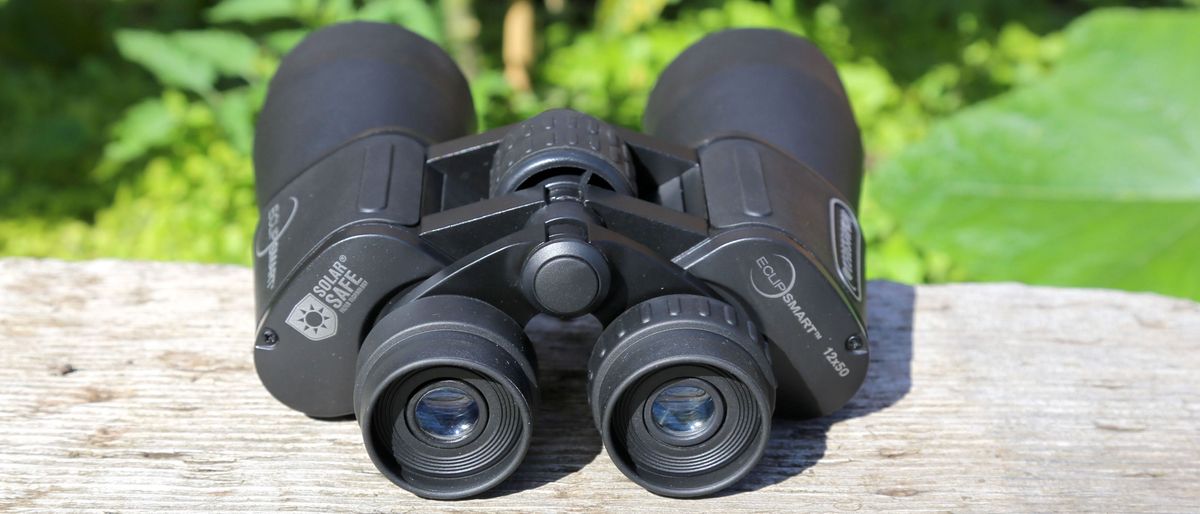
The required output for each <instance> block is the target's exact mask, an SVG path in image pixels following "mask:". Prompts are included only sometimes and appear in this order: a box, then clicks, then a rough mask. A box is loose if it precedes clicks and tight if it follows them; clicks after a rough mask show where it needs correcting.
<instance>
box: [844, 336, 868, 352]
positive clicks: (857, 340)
mask: <svg viewBox="0 0 1200 514" xmlns="http://www.w3.org/2000/svg"><path fill="white" fill-rule="evenodd" d="M863 346H864V344H863V339H862V338H861V337H859V336H858V334H855V335H852V336H850V337H848V338H846V350H848V351H851V352H861V351H862V350H863Z"/></svg>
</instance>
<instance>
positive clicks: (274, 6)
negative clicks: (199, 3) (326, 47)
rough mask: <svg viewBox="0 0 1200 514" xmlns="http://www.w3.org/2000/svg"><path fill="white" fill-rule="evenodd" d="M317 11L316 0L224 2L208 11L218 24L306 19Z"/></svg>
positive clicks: (236, 0) (226, 0) (227, 0)
mask: <svg viewBox="0 0 1200 514" xmlns="http://www.w3.org/2000/svg"><path fill="white" fill-rule="evenodd" d="M315 10H316V2H315V1H314V0H224V1H223V2H221V3H219V4H217V5H216V6H214V7H213V8H212V9H209V10H208V13H207V16H208V19H209V21H213V22H216V23H225V22H242V23H257V22H260V21H264V20H271V19H279V18H304V17H306V16H309V15H311V14H312V13H313V11H315Z"/></svg>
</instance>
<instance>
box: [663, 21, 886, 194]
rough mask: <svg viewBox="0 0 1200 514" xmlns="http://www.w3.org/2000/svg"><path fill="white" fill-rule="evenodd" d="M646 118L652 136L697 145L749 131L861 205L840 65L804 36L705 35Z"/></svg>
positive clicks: (674, 67) (858, 159)
mask: <svg viewBox="0 0 1200 514" xmlns="http://www.w3.org/2000/svg"><path fill="white" fill-rule="evenodd" d="M642 123H643V125H644V127H645V129H646V131H647V132H648V133H650V134H652V135H655V136H658V137H661V138H664V139H667V140H670V141H673V142H675V143H679V144H682V145H685V146H690V147H699V146H702V145H704V144H705V143H707V142H709V141H712V140H715V139H719V138H722V137H730V136H749V137H751V138H754V139H757V140H759V141H762V142H764V143H767V144H770V145H772V146H774V147H776V148H778V149H780V150H783V151H784V152H787V153H788V154H790V155H791V156H792V157H794V158H796V159H797V160H799V161H800V162H802V163H804V164H806V165H807V166H808V167H810V168H812V169H813V170H815V171H816V172H817V173H819V174H821V175H822V176H823V177H825V179H826V180H828V181H829V182H831V183H832V184H833V185H834V187H836V188H837V189H838V191H839V192H841V193H842V194H843V195H844V196H845V197H846V198H847V199H849V200H850V201H851V203H852V204H854V203H857V200H858V193H859V185H860V183H861V182H862V160H863V153H862V142H861V140H860V137H859V131H858V125H857V124H856V123H855V121H854V114H853V112H852V111H851V110H850V102H849V100H848V98H847V96H846V91H845V89H844V88H843V87H842V83H841V81H840V80H839V79H838V76H837V72H836V70H835V69H834V67H833V64H831V63H830V62H829V60H828V59H826V58H825V56H824V55H823V54H821V51H820V50H818V49H817V47H816V46H813V44H812V43H810V42H808V41H807V40H805V39H802V38H800V37H796V36H793V35H791V34H788V33H786V32H781V31H777V30H764V29H739V30H729V31H724V32H718V33H716V34H713V35H710V36H708V37H705V38H704V39H702V40H700V41H699V42H697V43H696V44H694V45H692V46H691V47H690V48H688V49H687V50H686V51H684V52H683V53H682V54H680V55H679V57H676V58H675V60H674V61H673V62H672V63H671V64H670V65H669V66H667V69H666V71H664V72H663V73H662V75H661V76H660V77H659V79H658V82H657V83H656V84H655V86H654V90H653V91H652V92H651V93H650V100H649V101H648V102H647V104H646V112H645V116H644V118H643V122H642Z"/></svg>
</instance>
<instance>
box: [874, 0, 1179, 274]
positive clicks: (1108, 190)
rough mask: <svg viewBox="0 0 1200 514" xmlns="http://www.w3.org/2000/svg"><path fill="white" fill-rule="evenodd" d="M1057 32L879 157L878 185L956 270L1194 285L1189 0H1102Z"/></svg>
mask: <svg viewBox="0 0 1200 514" xmlns="http://www.w3.org/2000/svg"><path fill="white" fill-rule="evenodd" d="M1064 45H1065V53H1064V55H1063V56H1062V59H1061V61H1060V62H1059V63H1058V65H1057V67H1056V69H1055V70H1054V72H1053V73H1051V74H1050V75H1048V76H1046V77H1045V78H1044V79H1043V80H1040V81H1038V82H1036V83H1033V84H1029V85H1026V86H1023V87H1020V88H1018V89H1016V90H1014V91H1013V92H1011V93H1008V94H1005V95H1003V96H1001V97H999V98H996V99H994V100H991V101H987V102H984V103H982V104H980V105H978V106H975V107H972V108H969V109H967V110H965V111H963V112H962V113H960V114H956V115H954V116H953V117H951V118H950V119H948V120H946V121H945V122H943V123H941V124H940V125H939V126H938V127H937V129H936V130H934V131H933V132H932V133H931V134H930V135H929V138H928V139H927V140H925V141H924V142H922V143H919V144H917V145H914V146H913V147H911V148H909V149H908V150H907V151H905V152H904V154H903V155H901V156H900V157H898V158H897V159H895V160H892V161H890V162H889V163H887V164H886V165H885V166H884V168H883V169H881V170H880V172H879V173H878V174H876V175H875V178H877V179H878V180H876V181H875V183H874V184H873V187H874V188H875V191H876V192H879V191H886V194H879V196H878V198H879V200H880V201H881V202H882V203H883V204H884V205H886V206H887V207H888V209H889V210H890V211H891V212H895V213H903V218H902V219H901V222H900V225H901V227H902V230H903V232H904V233H905V234H907V235H909V236H911V237H912V239H913V240H914V241H916V242H917V244H919V245H920V246H921V247H923V248H929V249H933V250H937V251H939V252H942V253H944V254H946V255H948V256H949V258H950V259H951V260H952V261H953V262H954V264H955V265H956V266H958V267H959V268H961V269H960V270H959V271H958V272H957V273H958V274H957V275H952V277H953V276H958V277H966V278H971V279H977V280H1005V279H1013V278H1019V279H1020V280H1023V281H1029V282H1036V283H1046V284H1063V285H1092V286H1106V287H1117V288H1124V289H1144V290H1152V291H1160V292H1165V293H1169V294H1175V295H1180V296H1189V297H1193V298H1200V266H1197V256H1200V208H1198V205H1200V169H1198V168H1197V164H1196V163H1197V162H1200V124H1198V123H1197V120H1200V95H1198V94H1197V91H1198V90H1197V84H1200V68H1198V67H1197V66H1196V65H1195V64H1196V56H1197V55H1200V12H1188V13H1180V12H1175V11H1142V12H1137V11H1118V10H1111V11H1103V12H1098V13H1095V14H1092V15H1089V16H1087V17H1085V18H1083V19H1081V20H1079V21H1078V22H1076V23H1075V24H1073V25H1072V26H1071V27H1070V29H1069V30H1067V31H1066V34H1065V42H1064Z"/></svg>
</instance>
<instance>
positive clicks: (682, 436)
mask: <svg viewBox="0 0 1200 514" xmlns="http://www.w3.org/2000/svg"><path fill="white" fill-rule="evenodd" d="M588 370H589V376H590V377H592V378H591V380H590V381H589V382H588V398H589V400H590V402H591V406H592V414H593V416H594V418H595V421H596V424H597V427H598V429H599V430H600V433H601V436H602V438H603V439H604V445H605V447H606V448H607V449H608V452H609V455H611V456H612V458H613V461H614V462H615V463H616V465H617V467H618V468H619V469H620V470H621V471H622V472H623V473H625V475H626V476H628V477H629V478H630V479H632V480H633V481H634V482H637V483H638V484H640V485H642V486H643V487H645V488H646V489H648V490H650V491H651V492H654V493H656V494H661V495H664V496H675V497H690V496H702V495H705V494H709V493H712V492H716V491H718V490H721V489H723V488H725V487H727V486H729V485H731V484H733V483H734V482H736V481H737V480H739V479H741V478H742V477H743V476H745V474H746V473H748V472H749V471H750V469H751V468H753V467H754V465H755V464H756V463H757V462H758V460H759V458H760V457H761V456H762V451H763V448H765V446H766V443H767V439H768V438H769V437H770V428H771V414H772V411H773V409H774V402H775V381H774V377H773V375H772V374H771V368H770V363H769V361H768V360H767V355H766V350H765V347H764V345H763V341H762V339H761V338H760V336H759V334H758V330H757V329H756V328H755V327H754V326H753V324H752V323H750V322H749V321H748V320H746V319H745V318H744V317H743V316H742V315H740V314H739V313H737V311H736V310H735V309H734V308H733V307H731V306H729V305H728V304H725V303H723V302H721V301H718V300H714V299H711V298H706V297H702V296H693V295H671V296H664V297H659V298H655V299H652V300H649V301H646V302H643V303H641V304H638V305H636V306H634V307H633V308H631V309H629V310H628V311H626V312H625V313H624V314H622V315H621V316H619V317H617V319H616V320H614V321H613V323H612V324H611V325H609V327H608V328H607V329H605V331H604V333H603V334H601V336H600V339H599V340H598V341H597V343H596V347H595V349H593V351H592V356H591V359H590V361H589V362H588Z"/></svg>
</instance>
